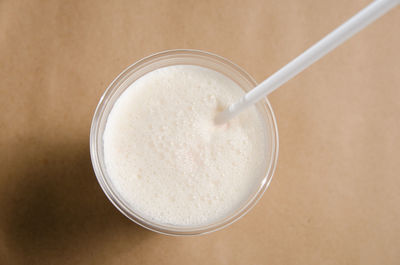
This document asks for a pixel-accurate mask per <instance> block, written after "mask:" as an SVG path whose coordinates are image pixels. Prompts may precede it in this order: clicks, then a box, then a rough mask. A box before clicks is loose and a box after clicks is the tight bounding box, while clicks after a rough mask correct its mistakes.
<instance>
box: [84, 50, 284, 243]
mask: <svg viewBox="0 0 400 265" xmlns="http://www.w3.org/2000/svg"><path fill="white" fill-rule="evenodd" d="M186 57H187V58H194V57H199V58H201V59H204V60H205V61H207V60H210V61H213V62H214V63H216V64H218V65H219V66H221V67H225V68H230V69H229V70H233V71H234V72H235V74H239V75H241V77H243V78H245V79H246V80H247V81H248V82H250V83H251V85H253V86H254V87H255V86H256V85H257V83H256V81H255V80H254V79H253V78H252V77H251V76H250V75H249V74H248V73H247V72H246V71H244V70H243V69H242V68H240V67H239V66H238V65H236V64H234V63H233V62H231V61H229V60H228V59H225V58H223V57H221V56H219V55H216V54H213V53H210V52H206V51H201V50H191V49H175V50H166V51H161V52H158V53H154V54H151V55H149V56H147V57H145V58H143V59H141V60H139V61H137V62H135V63H133V64H131V65H130V66H128V67H127V68H125V69H124V70H123V71H122V72H121V73H120V74H119V75H118V76H117V77H116V78H115V79H114V80H113V81H112V82H111V84H110V85H109V86H108V87H107V89H106V90H105V92H104V93H103V95H102V96H101V98H100V100H99V102H98V104H97V107H96V110H95V113H94V116H93V119H92V124H91V128H90V156H91V160H92V165H93V168H94V171H95V175H96V178H97V180H98V182H99V184H100V186H101V188H102V190H103V192H104V193H105V194H106V196H107V197H108V199H109V200H110V201H111V203H112V204H113V205H114V206H115V207H116V208H117V209H118V210H119V211H120V212H121V213H122V214H124V215H125V216H126V217H127V218H129V219H130V220H131V221H133V222H135V223H137V224H138V225H140V226H142V227H144V228H146V229H149V230H151V231H154V232H158V233H161V234H166V235H175V236H179V235H201V234H207V233H211V232H214V231H217V230H220V229H222V228H224V227H226V226H228V225H230V224H232V223H234V222H236V221H237V220H239V219H240V218H241V217H243V216H244V215H246V213H248V212H249V211H250V210H251V209H252V208H253V207H254V206H255V205H256V204H257V202H258V201H259V200H260V198H261V197H262V195H263V194H264V192H265V190H266V189H267V188H268V186H269V184H270V182H271V180H272V176H273V174H274V172H275V169H276V164H277V159H278V150H279V139H278V128H277V124H276V119H275V115H274V112H273V110H272V107H271V105H270V103H269V101H268V99H267V98H264V99H263V100H262V102H260V104H262V105H263V106H264V109H265V113H266V114H267V116H268V120H269V121H270V130H269V133H270V135H271V138H272V140H271V143H270V144H271V158H270V161H269V164H267V165H266V175H265V176H264V177H263V178H262V180H261V181H260V186H259V187H258V189H257V191H256V193H255V194H252V195H251V196H252V197H251V198H249V200H248V201H247V203H245V204H244V205H242V206H241V207H240V208H239V209H235V210H234V211H233V213H232V214H231V215H229V216H226V217H225V218H223V219H222V220H219V221H217V222H214V223H211V224H206V225H201V226H175V225H166V224H160V223H156V222H154V221H151V220H149V219H146V218H144V217H143V216H140V214H138V213H136V212H135V211H134V209H132V208H131V207H129V205H127V204H126V203H125V202H124V201H123V200H122V199H121V198H120V197H121V196H119V195H118V193H117V192H116V191H115V190H113V188H112V187H111V185H110V183H109V180H108V179H107V178H108V177H107V171H106V169H105V168H104V166H102V163H101V159H103V158H102V157H101V155H100V153H99V147H100V146H99V144H98V143H99V137H101V138H102V134H101V135H99V134H100V124H101V121H102V119H103V118H104V110H105V108H106V107H107V105H108V104H109V102H110V99H111V96H112V95H113V93H114V92H115V91H116V90H117V89H118V88H119V87H120V86H121V85H122V84H123V83H124V82H125V81H126V80H127V79H128V78H129V77H130V76H131V75H132V74H133V73H135V72H136V71H138V70H140V69H143V68H144V67H146V66H149V65H151V64H153V63H156V62H158V61H160V60H167V59H171V58H172V59H174V58H182V59H184V58H186ZM188 64H191V63H188ZM175 65H177V64H175ZM192 65H193V64H192ZM156 69H157V68H156ZM153 70H155V69H153ZM139 78H140V77H139ZM105 118H108V115H107V117H105ZM267 129H268V128H266V130H267ZM101 140H102V139H101Z"/></svg>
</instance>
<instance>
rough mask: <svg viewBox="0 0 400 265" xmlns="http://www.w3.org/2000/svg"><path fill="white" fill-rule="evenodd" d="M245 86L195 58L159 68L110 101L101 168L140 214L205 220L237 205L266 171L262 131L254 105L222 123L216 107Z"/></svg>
mask: <svg viewBox="0 0 400 265" xmlns="http://www.w3.org/2000/svg"><path fill="white" fill-rule="evenodd" d="M243 94H244V91H243V90H242V89H241V88H240V87H239V86H238V85H237V84H236V83H234V82H233V81H232V80H231V79H229V78H227V77H226V76H224V75H222V74H220V73H218V72H216V71H213V70H210V69H207V68H203V67H199V66H192V65H177V66H169V67H164V68H160V69H158V70H155V71H153V72H150V73H148V74H146V75H144V76H143V77H141V78H140V79H138V80H137V81H135V82H134V83H133V84H132V85H130V87H128V89H126V90H125V92H124V93H123V94H122V95H121V96H120V97H119V99H118V100H117V101H116V103H115V105H114V107H113V109H112V110H111V112H110V114H109V116H108V120H107V124H106V128H105V131H104V135H103V141H104V159H105V164H106V168H107V173H108V175H109V177H110V179H111V182H112V184H113V186H114V187H115V189H116V190H117V192H119V193H120V195H121V196H122V198H123V199H124V200H125V201H126V202H127V203H128V204H129V205H130V206H131V207H132V208H133V209H134V210H135V211H136V212H138V213H139V214H140V215H142V216H143V217H145V218H148V219H149V220H152V221H154V222H158V223H163V224H173V225H188V226H196V225H204V224H207V223H211V222H214V221H216V220H218V219H220V218H223V217H224V216H226V215H227V214H229V213H230V212H232V211H234V210H235V209H237V208H238V207H240V206H241V205H242V204H243V202H244V201H246V200H247V199H248V198H249V196H250V195H251V194H252V193H254V191H255V190H256V189H257V188H258V187H259V185H260V180H261V179H262V178H263V177H264V174H265V160H266V136H265V134H264V132H265V128H264V123H263V120H262V119H261V117H260V114H259V113H258V112H257V110H256V108H255V107H253V108H249V109H248V110H246V111H244V112H243V113H241V114H240V115H239V116H238V117H236V118H235V119H233V120H231V121H229V123H227V124H224V125H219V126H217V125H215V124H214V122H213V120H214V117H215V115H216V113H217V112H218V111H221V110H222V109H224V108H225V107H227V106H228V105H229V104H230V103H233V102H235V101H237V100H238V99H239V98H240V97H241V96H242V95H243Z"/></svg>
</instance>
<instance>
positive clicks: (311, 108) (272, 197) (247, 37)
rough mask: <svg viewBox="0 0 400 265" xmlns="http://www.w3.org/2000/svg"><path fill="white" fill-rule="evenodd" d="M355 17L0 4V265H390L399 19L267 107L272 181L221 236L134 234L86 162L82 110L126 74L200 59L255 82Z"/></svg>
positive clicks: (293, 9)
mask: <svg viewBox="0 0 400 265" xmlns="http://www.w3.org/2000/svg"><path fill="white" fill-rule="evenodd" d="M368 3H369V1H367V0H353V1H347V0H326V1H313V0H301V1H300V0H299V1H295V0H291V1H290V0H281V1H273V0H266V1H260V0H249V1H237V0H235V1H220V0H218V1H217V0H210V1H192V0H187V1H183V0H182V1H179V0H174V1H162V0H160V1H147V0H143V1H131V0H126V1H122V0H115V1H95V0H91V1H90V0H82V1H40V0H35V1H22V0H3V1H0V80H1V83H0V113H1V114H0V126H1V127H0V161H1V162H0V163H1V166H0V215H1V217H0V263H1V264H6V265H8V264H43V265H45V264H269V265H277V264H285V265H287V264H308V265H313V264H385V265H391V264H399V261H400V207H399V203H400V163H399V162H400V160H399V157H400V141H399V139H400V101H399V98H400V74H399V72H400V53H399V47H400V34H399V28H398V25H400V8H396V9H395V10H392V11H391V12H390V13H388V14H387V15H386V16H384V17H383V18H381V19H379V20H378V21H377V22H375V23H374V24H372V25H371V26H369V27H368V28H367V29H365V30H364V31H362V32H361V33H359V34H358V35H356V36H355V37H353V38H352V39H351V40H349V41H348V42H347V43H345V44H344V45H342V46H341V47H339V48H338V49H336V50H335V51H334V52H332V53H330V54H329V55H328V56H326V57H325V58H323V59H322V60H320V61H319V62H317V63H316V64H315V65H313V66H312V67H310V68H309V69H307V70H306V71H304V72H303V73H302V74H301V75H299V76H297V77H296V78H294V79H293V80H291V81H290V82H288V83H287V84H285V85H284V86H283V87H282V88H280V89H279V90H278V91H276V92H274V93H273V94H272V95H271V96H270V97H269V99H270V101H271V104H272V106H273V108H274V110H275V113H276V116H277V121H278V128H279V134H280V151H279V161H278V167H277V170H276V173H275V176H274V178H273V180H272V183H271V185H270V187H269V189H268V190H267V192H266V193H265V194H264V196H263V198H262V199H261V201H260V202H259V203H258V204H257V206H256V207H255V208H254V209H253V210H252V211H251V212H250V213H249V214H248V215H246V216H245V217H244V218H242V219H241V220H240V221H238V222H237V223H235V224H233V225H232V226H230V227H228V228H226V229H224V230H222V231H219V232H215V233H212V234H210V235H205V236H199V237H186V238H182V237H170V236H164V235H160V234H156V233H154V232H150V231H147V230H145V229H143V228H141V227H139V226H137V225H135V224H134V223H132V222H130V221H129V220H128V219H127V218H125V217H124V216H123V215H122V214H120V213H119V212H118V211H117V210H116V209H115V208H114V207H113V206H112V205H111V203H110V202H109V201H108V200H107V199H106V197H105V195H104V194H103V192H102V190H101V189H100V187H99V185H98V183H97V181H96V178H95V176H94V173H93V170H92V166H91V162H90V156H89V128H90V123H91V118H92V115H93V113H94V110H95V107H96V104H97V102H98V100H99V98H100V96H101V95H102V93H103V92H104V90H105V88H106V87H107V85H108V84H109V83H110V82H111V81H112V80H113V78H114V77H116V76H117V75H118V74H119V73H120V72H121V71H122V70H123V69H124V68H125V67H127V66H128V65H130V64H132V63H133V62H135V61H137V60H139V59H141V58H143V57H145V56H147V55H150V54H152V53H154V52H158V51H162V50H166V49H175V48H191V49H201V50H206V51H210V52H213V53H216V54H219V55H221V56H224V57H226V58H229V59H230V60H232V61H233V62H235V63H237V64H238V65H240V66H241V67H243V68H244V69H246V70H247V71H248V72H249V73H250V74H251V75H253V76H254V77H255V78H256V80H258V81H261V80H263V79H264V78H266V77H267V76H269V75H270V74H272V73H273V72H274V71H276V70H278V69H279V68H280V67H281V66H283V65H284V64H286V63H287V62H288V61H289V60H291V59H292V58H294V57H295V56H297V55H298V54H299V53H301V52H302V51H304V50H305V49H306V48H307V47H309V46H310V45H311V44H313V43H314V42H316V41H317V40H319V39H320V38H322V37H323V36H324V35H325V34H327V33H328V32H329V31H331V30H332V29H334V28H335V27H337V26H338V25H340V24H341V23H342V22H344V21H345V20H346V19H347V18H349V17H350V16H352V15H353V14H355V13H356V12H357V11H358V10H360V9H361V8H363V7H364V6H366V5H367V4H368Z"/></svg>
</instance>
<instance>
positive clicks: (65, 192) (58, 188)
mask: <svg viewBox="0 0 400 265" xmlns="http://www.w3.org/2000/svg"><path fill="white" fill-rule="evenodd" d="M27 145H28V146H30V148H26V147H27ZM33 145H34V146H33ZM13 150H14V151H13V154H10V155H11V160H10V161H11V162H12V165H7V168H9V169H10V170H9V171H8V173H9V174H8V176H7V179H9V180H10V183H12V185H10V188H9V189H3V190H4V191H2V192H1V193H0V200H1V201H2V203H1V204H0V212H1V213H2V218H1V219H2V220H0V231H1V230H3V231H2V232H3V234H4V238H5V244H6V247H7V249H8V250H11V252H12V253H13V257H14V258H15V259H18V260H20V262H21V263H23V264H36V263H38V264H45V263H48V262H45V261H46V259H47V261H51V262H56V261H57V260H59V259H65V258H69V259H71V258H72V259H73V257H77V256H81V255H85V253H86V254H92V255H93V251H95V250H96V249H103V248H105V247H107V246H110V244H113V242H116V241H120V239H121V237H122V238H125V239H127V237H128V240H129V242H130V244H131V245H132V248H134V247H135V245H139V244H141V242H142V241H143V240H145V239H146V238H147V237H150V236H151V235H152V234H153V233H152V232H150V231H148V230H146V229H144V228H142V227H140V226H138V225H136V224H135V223H133V222H131V221H130V220H128V219H127V218H126V217H124V216H123V215H122V214H121V213H119V211H118V210H117V209H115V208H114V206H113V205H112V204H111V203H110V202H109V201H108V200H107V198H106V196H105V195H104V193H103V191H102V190H101V188H100V186H99V184H98V183H97V180H96V177H95V175H94V173H93V170H92V165H91V162H90V155H89V146H88V144H87V143H76V144H70V143H69V144H68V143H66V144H46V143H44V142H38V143H36V144H33V143H32V142H29V143H28V142H26V143H24V142H20V143H19V144H16V146H14V148H13ZM14 152H15V153H14ZM11 168H12V169H13V170H11ZM88 246H90V248H89V249H88Z"/></svg>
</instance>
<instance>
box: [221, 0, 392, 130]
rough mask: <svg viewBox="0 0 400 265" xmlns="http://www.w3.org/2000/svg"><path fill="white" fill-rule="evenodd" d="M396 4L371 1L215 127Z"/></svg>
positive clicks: (223, 115)
mask: <svg viewBox="0 0 400 265" xmlns="http://www.w3.org/2000/svg"><path fill="white" fill-rule="evenodd" d="M399 3H400V0H376V1H374V2H372V3H371V4H370V5H368V6H367V7H365V8H364V9H363V10H361V11H360V12H358V13H357V14H356V15H355V16H353V17H352V18H350V19H349V20H348V21H346V22H345V23H344V24H342V25H341V26H340V27H338V28H337V29H335V30H334V31H332V32H331V33H329V34H328V35H326V36H325V37H324V38H323V39H321V40H320V41H319V42H317V43H316V44H314V45H313V46H311V47H310V48H309V49H308V50H306V51H305V52H303V53H302V54H300V55H299V56H298V57H297V58H295V59H294V60H292V61H291V62H289V63H288V64H287V65H285V66H284V67H282V68H281V69H280V70H279V71H277V72H276V73H274V74H273V75H271V76H270V77H269V78H267V79H266V80H264V81H263V82H262V83H260V84H259V85H258V86H257V87H255V88H254V89H252V90H251V91H250V92H248V93H247V94H246V95H244V96H243V97H242V98H241V99H240V100H239V102H237V103H234V104H232V105H230V106H229V107H228V108H227V109H226V110H224V111H223V112H221V113H219V114H218V115H217V116H216V118H215V122H216V123H217V124H221V123H224V122H227V121H228V120H229V119H231V118H233V117H234V116H236V115H237V114H239V113H240V112H241V111H242V110H244V109H245V108H247V107H249V106H251V105H253V104H254V103H256V102H257V101H259V100H260V99H262V98H264V97H265V96H267V95H268V94H269V93H271V92H272V91H274V90H275V89H277V88H278V87H280V86H281V85H282V84H284V83H286V82H287V81H288V80H290V79H291V78H293V77H294V76H296V75H297V74H298V73H300V72H301V71H303V70H304V69H305V68H307V67H308V66H310V65H311V64H313V63H314V62H316V61H317V60H318V59H320V58H321V57H323V56H324V55H325V54H327V53H328V52H330V51H331V50H333V49H334V48H336V47H337V46H339V45H340V44H342V43H343V42H344V41H346V40H347V39H349V38H350V37H351V36H353V35H354V34H356V33H357V32H359V31H360V30H362V29H363V28H365V27H366V26H368V25H369V24H370V23H372V22H373V21H375V20H376V19H378V18H379V17H380V16H382V15H384V14H385V13H386V12H388V11H389V10H390V9H392V8H394V7H395V6H396V5H398V4H399Z"/></svg>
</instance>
